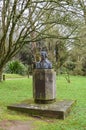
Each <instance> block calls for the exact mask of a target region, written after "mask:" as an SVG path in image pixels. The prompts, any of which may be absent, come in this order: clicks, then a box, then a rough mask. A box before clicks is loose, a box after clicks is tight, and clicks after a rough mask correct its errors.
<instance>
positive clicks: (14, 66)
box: [5, 60, 27, 75]
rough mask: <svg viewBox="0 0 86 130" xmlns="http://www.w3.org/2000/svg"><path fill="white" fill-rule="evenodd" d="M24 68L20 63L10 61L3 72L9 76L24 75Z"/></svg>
mask: <svg viewBox="0 0 86 130" xmlns="http://www.w3.org/2000/svg"><path fill="white" fill-rule="evenodd" d="M26 70H27V69H26V67H25V66H24V65H23V64H22V63H21V62H20V61H17V60H16V61H14V60H13V61H11V62H9V63H8V64H7V65H6V68H5V72H6V73H11V74H13V73H14V74H21V75H25V74H26Z"/></svg>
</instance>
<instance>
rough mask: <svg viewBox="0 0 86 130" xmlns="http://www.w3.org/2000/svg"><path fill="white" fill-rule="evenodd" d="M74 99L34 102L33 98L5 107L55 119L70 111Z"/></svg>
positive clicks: (66, 114) (63, 117)
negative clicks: (49, 102)
mask: <svg viewBox="0 0 86 130" xmlns="http://www.w3.org/2000/svg"><path fill="white" fill-rule="evenodd" d="M74 103H75V101H72V100H60V101H58V100H57V101H56V102H54V103H52V104H36V103H34V101H33V100H27V101H23V102H22V103H20V104H14V105H10V106H8V107H7V108H8V109H10V110H15V111H19V112H24V113H28V114H29V115H31V116H45V117H51V118H57V119H65V117H67V116H68V114H69V113H70V111H71V107H72V105H73V104H74Z"/></svg>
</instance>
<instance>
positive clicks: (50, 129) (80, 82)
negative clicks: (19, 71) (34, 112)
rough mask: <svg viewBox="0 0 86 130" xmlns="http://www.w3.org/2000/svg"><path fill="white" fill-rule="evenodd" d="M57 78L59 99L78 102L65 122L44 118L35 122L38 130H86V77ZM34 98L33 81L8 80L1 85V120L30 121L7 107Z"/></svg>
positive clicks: (27, 117) (25, 116)
mask: <svg viewBox="0 0 86 130" xmlns="http://www.w3.org/2000/svg"><path fill="white" fill-rule="evenodd" d="M70 80H71V82H70V83H68V82H67V81H66V80H65V78H64V76H57V99H72V100H76V101H77V102H76V104H75V106H74V107H73V109H72V111H71V113H70V114H69V116H68V117H67V118H66V119H65V120H58V119H50V118H43V119H42V120H37V121H35V125H36V127H37V130H86V77H81V76H71V77H70ZM30 98H32V79H31V78H29V79H28V78H25V79H19V80H6V81H4V82H2V83H0V120H4V119H7V120H28V119H33V118H31V117H29V116H27V115H23V114H20V113H17V112H13V111H9V110H7V105H10V104H14V103H18V102H20V101H23V100H26V99H30Z"/></svg>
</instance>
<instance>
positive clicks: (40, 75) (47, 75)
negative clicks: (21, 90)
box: [33, 69, 56, 103]
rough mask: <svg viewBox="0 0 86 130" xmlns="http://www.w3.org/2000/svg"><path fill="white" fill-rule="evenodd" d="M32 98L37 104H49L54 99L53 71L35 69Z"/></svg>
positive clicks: (54, 73) (54, 78)
mask: <svg viewBox="0 0 86 130" xmlns="http://www.w3.org/2000/svg"><path fill="white" fill-rule="evenodd" d="M33 98H34V100H35V102H37V103H49V102H52V101H55V98H56V72H54V70H53V69H35V70H34V73H33Z"/></svg>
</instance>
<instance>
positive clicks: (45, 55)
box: [41, 51, 47, 60]
mask: <svg viewBox="0 0 86 130" xmlns="http://www.w3.org/2000/svg"><path fill="white" fill-rule="evenodd" d="M46 58H47V52H46V51H41V60H45V59H46Z"/></svg>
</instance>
